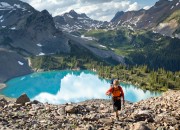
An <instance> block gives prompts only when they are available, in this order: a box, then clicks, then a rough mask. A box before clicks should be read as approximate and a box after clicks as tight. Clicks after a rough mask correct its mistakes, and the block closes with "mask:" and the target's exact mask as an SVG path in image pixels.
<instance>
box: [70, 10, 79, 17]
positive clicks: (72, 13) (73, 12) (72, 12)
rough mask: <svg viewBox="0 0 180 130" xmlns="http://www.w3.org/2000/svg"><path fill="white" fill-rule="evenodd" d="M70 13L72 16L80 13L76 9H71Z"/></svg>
mask: <svg viewBox="0 0 180 130" xmlns="http://www.w3.org/2000/svg"><path fill="white" fill-rule="evenodd" d="M69 14H70V15H71V16H77V15H78V14H77V13H76V12H75V11H74V10H71V11H69Z"/></svg>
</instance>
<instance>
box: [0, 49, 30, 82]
mask: <svg viewBox="0 0 180 130" xmlns="http://www.w3.org/2000/svg"><path fill="white" fill-rule="evenodd" d="M0 61H1V62H0V82H4V81H6V80H8V79H10V78H12V77H16V76H20V75H25V74H28V73H31V72H32V70H31V68H30V67H29V65H28V61H27V60H26V59H24V58H23V57H22V56H21V55H19V54H17V53H16V52H11V51H8V50H2V49H0Z"/></svg>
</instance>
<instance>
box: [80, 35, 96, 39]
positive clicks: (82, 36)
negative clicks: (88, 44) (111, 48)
mask: <svg viewBox="0 0 180 130" xmlns="http://www.w3.org/2000/svg"><path fill="white" fill-rule="evenodd" d="M81 38H83V39H87V40H94V38H93V37H85V36H84V35H81Z"/></svg>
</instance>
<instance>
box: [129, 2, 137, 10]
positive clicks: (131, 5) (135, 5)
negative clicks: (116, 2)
mask: <svg viewBox="0 0 180 130" xmlns="http://www.w3.org/2000/svg"><path fill="white" fill-rule="evenodd" d="M138 9H139V5H138V3H137V2H134V3H133V4H130V5H129V8H128V9H127V11H133V10H138Z"/></svg>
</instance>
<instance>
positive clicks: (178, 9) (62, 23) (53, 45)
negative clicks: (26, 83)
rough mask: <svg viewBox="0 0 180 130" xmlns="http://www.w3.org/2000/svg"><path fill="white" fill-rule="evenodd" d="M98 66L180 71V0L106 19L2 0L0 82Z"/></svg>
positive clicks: (160, 3) (160, 1)
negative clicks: (51, 11)
mask: <svg viewBox="0 0 180 130" xmlns="http://www.w3.org/2000/svg"><path fill="white" fill-rule="evenodd" d="M47 61H48V62H47ZM64 61H65V62H64ZM90 63H94V64H93V65H90ZM97 64H100V65H111V66H114V65H118V64H123V65H127V66H131V65H147V66H148V67H149V68H150V69H154V70H156V69H158V68H164V69H165V70H170V71H179V70H180V0H173V1H169V0H159V1H158V2H156V4H155V5H154V6H152V7H151V8H150V9H148V10H144V9H141V10H138V11H128V12H122V11H120V12H117V13H116V14H115V16H114V18H112V20H111V21H110V22H107V21H97V20H93V19H91V18H89V17H88V16H87V15H86V14H84V13H83V14H78V13H76V12H75V11H74V10H71V11H70V12H67V13H65V14H63V15H61V16H55V17H52V16H51V15H50V14H49V12H48V11H47V10H43V11H41V12H40V11H37V10H35V9H34V8H33V7H31V6H30V5H29V4H27V3H25V2H22V1H20V0H0V82H1V83H3V82H5V81H7V80H9V79H11V78H13V77H17V76H21V75H26V74H29V73H32V72H34V71H38V70H54V69H72V68H80V69H81V68H82V69H89V68H90V69H96V67H95V65H97Z"/></svg>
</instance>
